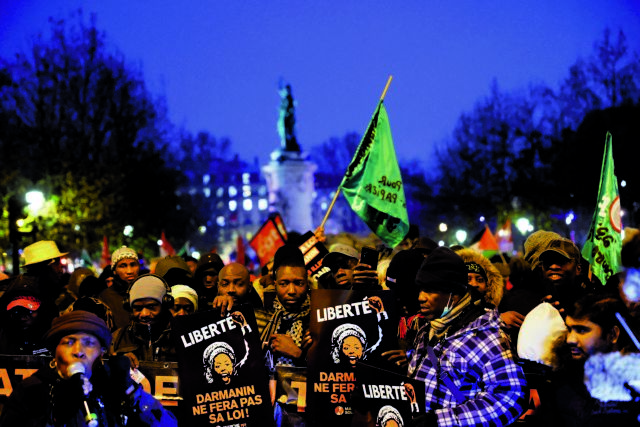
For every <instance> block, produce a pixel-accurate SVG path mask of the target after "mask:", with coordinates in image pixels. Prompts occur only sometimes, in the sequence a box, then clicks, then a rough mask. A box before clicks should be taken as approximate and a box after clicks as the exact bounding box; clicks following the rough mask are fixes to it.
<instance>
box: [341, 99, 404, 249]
mask: <svg viewBox="0 0 640 427" xmlns="http://www.w3.org/2000/svg"><path fill="white" fill-rule="evenodd" d="M340 188H341V189H342V192H343V194H344V197H345V198H346V199H347V201H348V202H349V205H351V208H352V209H353V210H354V211H355V212H356V213H357V214H358V216H359V217H360V218H362V220H363V221H364V222H366V223H367V225H368V226H369V228H371V230H372V231H373V232H374V233H375V234H376V235H377V236H378V237H380V239H382V240H383V241H384V242H385V243H386V244H387V245H389V246H391V247H395V246H397V245H398V244H399V243H400V242H401V241H402V239H404V236H405V235H406V234H407V232H408V231H409V215H407V203H406V199H405V197H404V186H403V184H402V175H401V174H400V167H399V166H398V160H397V159H396V152H395V149H394V148H393V139H392V138H391V128H390V127H389V117H388V116H387V111H386V110H385V108H384V103H383V101H380V103H379V104H378V108H376V111H375V113H374V114H373V117H372V118H371V122H370V123H369V127H368V128H367V131H366V133H365V135H364V136H363V138H362V141H360V145H358V149H357V150H356V154H355V155H354V157H353V159H352V160H351V163H350V164H349V167H348V168H347V172H346V173H345V176H344V178H343V179H342V183H341V184H340Z"/></svg>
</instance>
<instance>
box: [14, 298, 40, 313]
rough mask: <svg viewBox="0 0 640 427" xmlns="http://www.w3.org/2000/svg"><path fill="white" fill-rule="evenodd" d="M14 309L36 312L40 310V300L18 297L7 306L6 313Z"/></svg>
mask: <svg viewBox="0 0 640 427" xmlns="http://www.w3.org/2000/svg"><path fill="white" fill-rule="evenodd" d="M14 307H24V308H26V309H27V310H31V311H36V310H37V309H38V308H40V300H39V299H38V298H36V297H30V296H20V297H17V298H15V299H14V300H13V301H11V302H10V303H9V304H8V305H7V311H9V310H11V309H12V308H14Z"/></svg>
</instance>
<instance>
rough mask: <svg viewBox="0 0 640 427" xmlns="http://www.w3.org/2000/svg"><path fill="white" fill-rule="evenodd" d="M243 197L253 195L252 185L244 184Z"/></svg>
mask: <svg viewBox="0 0 640 427" xmlns="http://www.w3.org/2000/svg"><path fill="white" fill-rule="evenodd" d="M242 197H244V198H247V197H251V186H250V185H243V186H242Z"/></svg>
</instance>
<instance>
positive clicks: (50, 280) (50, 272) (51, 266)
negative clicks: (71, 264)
mask: <svg viewBox="0 0 640 427" xmlns="http://www.w3.org/2000/svg"><path fill="white" fill-rule="evenodd" d="M67 254H68V252H60V250H59V249H58V245H56V242H54V241H51V240H40V241H38V242H35V243H33V244H31V245H29V246H27V247H26V248H24V264H23V266H22V267H23V268H24V270H25V272H24V275H25V276H31V277H35V278H37V279H38V280H37V283H38V286H40V287H41V290H40V291H41V292H42V295H43V296H46V297H47V298H51V299H53V300H54V301H55V299H56V298H57V297H58V295H60V293H61V292H62V288H63V287H64V285H65V284H66V283H67V282H68V280H69V274H68V273H66V272H65V271H64V268H63V266H62V257H64V256H65V255H67Z"/></svg>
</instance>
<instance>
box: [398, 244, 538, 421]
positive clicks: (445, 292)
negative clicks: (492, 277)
mask: <svg viewBox="0 0 640 427" xmlns="http://www.w3.org/2000/svg"><path fill="white" fill-rule="evenodd" d="M416 282H417V284H418V286H419V287H420V295H419V302H420V311H421V313H422V314H423V315H424V316H425V317H426V318H427V319H428V320H429V323H428V324H426V325H425V326H423V327H422V329H421V330H420V331H419V333H418V336H417V337H416V340H415V345H416V348H415V353H414V354H413V357H412V358H411V362H410V364H409V376H410V377H412V378H415V379H418V380H422V381H424V383H425V394H426V409H427V413H426V414H423V415H420V416H419V417H417V419H414V420H412V424H411V425H415V426H429V425H459V426H470V425H498V426H503V425H508V424H511V423H512V422H514V421H515V420H516V419H517V418H518V417H519V416H520V414H521V413H522V412H523V405H524V404H525V403H526V402H525V387H526V382H525V378H524V374H523V372H522V370H521V368H520V367H519V366H518V365H517V364H516V363H515V362H514V361H513V358H512V354H511V350H510V348H509V342H508V339H507V337H506V335H504V333H503V332H502V330H501V328H500V318H499V314H498V312H497V310H495V309H493V310H489V311H485V307H484V303H483V300H482V299H479V300H476V301H474V300H472V298H471V294H470V293H469V292H468V289H467V282H468V274H467V268H466V267H465V264H464V261H463V260H462V258H460V256H458V255H457V254H455V253H454V252H453V251H451V250H450V249H448V248H445V247H439V248H436V249H434V250H433V252H431V254H430V255H429V256H428V257H427V258H426V260H425V261H424V263H423V264H422V266H421V267H420V270H419V271H418V274H417V276H416Z"/></svg>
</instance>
